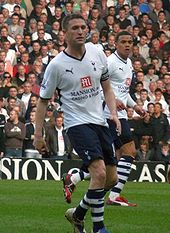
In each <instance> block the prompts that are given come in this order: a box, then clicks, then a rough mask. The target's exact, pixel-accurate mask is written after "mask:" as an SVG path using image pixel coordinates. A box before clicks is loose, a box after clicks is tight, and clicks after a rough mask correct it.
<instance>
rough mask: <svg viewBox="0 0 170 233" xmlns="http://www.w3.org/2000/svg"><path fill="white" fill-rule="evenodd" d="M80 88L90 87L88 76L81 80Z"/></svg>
mask: <svg viewBox="0 0 170 233" xmlns="http://www.w3.org/2000/svg"><path fill="white" fill-rule="evenodd" d="M81 86H82V88H87V87H91V86H92V83H91V78H90V76H87V77H83V78H81Z"/></svg>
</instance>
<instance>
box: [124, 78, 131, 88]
mask: <svg viewBox="0 0 170 233" xmlns="http://www.w3.org/2000/svg"><path fill="white" fill-rule="evenodd" d="M125 84H126V85H127V86H130V84H131V78H127V79H126V82H125Z"/></svg>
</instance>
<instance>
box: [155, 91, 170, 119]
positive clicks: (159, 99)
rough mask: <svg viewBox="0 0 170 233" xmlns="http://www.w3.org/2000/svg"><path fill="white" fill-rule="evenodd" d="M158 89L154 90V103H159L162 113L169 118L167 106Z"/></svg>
mask: <svg viewBox="0 0 170 233" xmlns="http://www.w3.org/2000/svg"><path fill="white" fill-rule="evenodd" d="M162 97H163V94H162V91H161V89H160V88H157V89H156V90H155V103H160V104H161V105H162V112H163V113H165V114H166V115H167V116H169V114H170V112H169V105H168V104H167V102H166V101H165V100H164V97H163V98H162Z"/></svg>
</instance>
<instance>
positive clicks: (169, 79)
mask: <svg viewBox="0 0 170 233" xmlns="http://www.w3.org/2000/svg"><path fill="white" fill-rule="evenodd" d="M72 12H79V13H80V14H81V15H82V16H83V17H84V19H85V20H86V22H87V24H88V32H87V42H92V43H94V44H96V46H97V47H98V48H99V49H102V50H104V52H105V54H106V56H109V55H110V54H111V53H113V52H114V51H115V36H116V34H117V33H118V32H120V31H121V30H127V31H128V32H130V33H131V34H132V36H133V40H134V41H133V42H134V46H133V51H132V53H131V56H130V58H131V60H132V64H133V69H134V72H133V79H132V84H131V88H130V94H131V96H132V98H133V99H134V100H135V101H136V103H137V104H139V105H141V106H143V108H144V109H145V110H146V111H147V114H146V116H145V117H144V118H140V117H139V116H138V115H137V114H136V113H135V112H134V110H133V109H131V108H128V110H127V112H128V120H129V123H130V127H131V131H132V133H133V137H134V140H135V144H136V148H137V158H136V160H140V161H144V160H151V161H152V160H160V161H165V162H169V161H170V148H169V145H170V130H169V122H170V1H169V0H165V1H164V0H148V1H147V0H132V1H129V0H100V1H99V0H71V1H70V0H32V1H30V0H29V1H28V0H25V1H24V0H1V4H0V156H1V157H3V156H24V157H36V158H41V157H42V155H40V154H39V153H38V151H36V150H35V148H34V146H33V139H34V129H35V111H36V104H37V101H38V97H39V90H40V85H41V82H42V79H43V75H44V71H45V69H46V67H47V65H48V63H49V62H50V60H51V59H53V58H54V57H55V56H56V55H57V54H58V53H60V52H61V51H63V50H64V49H65V48H66V46H67V45H66V42H65V35H64V32H63V31H62V29H61V23H62V19H63V17H64V16H65V15H67V14H70V13H72ZM43 134H44V137H45V139H46V142H47V146H48V149H49V151H48V152H47V153H46V154H45V155H43V157H50V158H62V159H63V158H64V159H65V158H66V159H67V158H74V157H76V154H75V152H74V150H73V148H72V147H71V145H70V143H69V140H68V138H67V135H66V133H65V131H64V130H63V113H62V111H61V108H60V99H59V95H58V92H57V90H56V93H55V94H54V96H53V98H52V99H51V100H50V101H49V106H48V108H47V112H46V119H45V122H44V132H43Z"/></svg>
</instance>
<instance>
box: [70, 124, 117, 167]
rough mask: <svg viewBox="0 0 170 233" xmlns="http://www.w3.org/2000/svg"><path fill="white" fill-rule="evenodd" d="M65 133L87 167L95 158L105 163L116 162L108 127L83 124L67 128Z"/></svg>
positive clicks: (114, 163)
mask: <svg viewBox="0 0 170 233" xmlns="http://www.w3.org/2000/svg"><path fill="white" fill-rule="evenodd" d="M67 134H68V136H69V139H70V142H71V144H72V146H73V148H74V149H75V151H76V152H77V154H78V155H79V157H80V158H81V159H82V160H83V165H84V166H86V167H88V166H89V165H90V164H91V162H92V161H94V160H96V159H103V160H104V162H105V164H106V165H108V164H110V165H112V164H113V165H116V164H117V160H116V157H115V152H114V146H113V139H112V136H111V134H110V130H109V128H107V127H105V126H100V125H95V124H83V125H77V126H73V127H71V128H69V129H68V132H67Z"/></svg>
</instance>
